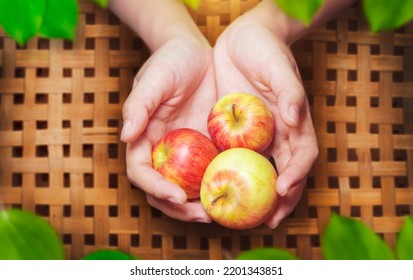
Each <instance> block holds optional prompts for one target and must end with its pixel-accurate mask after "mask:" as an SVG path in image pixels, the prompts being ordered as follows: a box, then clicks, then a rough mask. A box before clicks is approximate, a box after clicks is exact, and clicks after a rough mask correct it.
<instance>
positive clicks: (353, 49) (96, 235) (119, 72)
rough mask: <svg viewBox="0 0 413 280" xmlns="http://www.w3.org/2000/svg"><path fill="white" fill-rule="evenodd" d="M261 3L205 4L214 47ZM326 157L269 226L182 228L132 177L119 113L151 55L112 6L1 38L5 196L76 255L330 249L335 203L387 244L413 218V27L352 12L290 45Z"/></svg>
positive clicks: (1, 179) (0, 146)
mask: <svg viewBox="0 0 413 280" xmlns="http://www.w3.org/2000/svg"><path fill="white" fill-rule="evenodd" d="M257 2H258V1H257V0H222V1H219V0H214V1H204V4H203V6H202V7H201V9H200V10H199V11H196V12H194V11H192V12H191V13H192V15H193V17H194V19H195V20H196V22H197V23H198V25H199V27H200V29H201V30H202V32H203V33H204V34H206V36H207V37H208V39H209V40H210V41H211V43H214V42H215V40H216V37H217V36H218V35H219V34H220V32H222V30H223V29H224V28H225V27H226V26H227V25H228V24H229V23H230V22H231V21H233V20H234V19H235V18H236V17H237V16H238V15H239V14H240V13H242V12H244V11H245V10H247V9H249V8H251V7H252V6H253V5H255V4H256V3H257ZM293 50H294V53H295V55H296V59H297V61H298V64H299V68H300V71H301V74H302V78H303V81H304V85H305V88H306V90H307V93H308V98H309V101H310V104H311V108H312V113H313V120H314V124H315V128H316V131H317V136H318V141H319V146H320V156H319V159H318V160H317V162H316V164H315V166H314V168H313V170H312V172H311V174H310V176H309V179H308V183H307V188H306V190H305V191H304V193H303V197H302V199H301V201H300V203H299V205H298V206H297V208H296V210H295V211H294V212H293V213H292V214H291V215H290V216H289V217H288V218H287V219H286V220H285V221H284V222H283V223H282V224H281V225H280V226H279V227H278V228H277V229H275V230H270V229H268V228H266V227H259V228H257V229H253V230H248V231H233V230H228V229H225V228H222V227H220V226H218V225H216V224H196V223H193V224H192V223H184V222H180V221H176V220H172V219H170V218H168V217H166V216H164V215H163V214H161V213H160V212H159V211H157V210H155V209H152V208H151V207H150V206H149V205H148V204H147V202H146V199H145V195H144V194H143V193H142V191H140V190H139V189H137V188H135V187H133V186H131V185H130V183H129V182H128V179H127V177H126V167H125V146H124V145H123V144H122V143H121V142H120V141H119V131H120V127H121V125H122V118H121V108H122V104H123V102H124V101H125V99H126V98H127V96H128V94H129V91H130V89H131V84H132V80H133V77H134V75H135V74H136V72H137V70H138V69H139V67H140V66H141V65H142V63H143V62H144V61H145V60H146V59H147V58H148V56H149V53H148V51H147V49H146V47H145V45H144V44H143V43H142V41H141V40H140V39H139V38H136V37H135V36H134V35H133V34H132V33H131V31H130V30H129V29H128V28H127V27H126V26H125V25H123V24H121V23H120V22H119V20H117V19H116V17H114V16H113V15H111V14H110V12H109V11H107V10H102V9H100V8H97V7H96V6H94V5H92V4H89V3H88V2H81V15H80V19H79V27H78V32H77V37H76V40H75V41H74V42H67V41H63V40H46V39H40V38H36V39H33V40H31V41H30V42H29V43H28V44H27V45H26V46H24V47H18V46H17V45H16V43H15V42H14V41H13V40H11V39H9V38H8V37H7V36H5V35H4V33H1V36H0V106H1V109H0V114H1V117H0V202H1V203H2V204H3V205H4V206H5V207H20V208H24V209H27V210H31V211H34V212H36V213H38V214H39V215H41V216H43V217H44V218H45V219H47V220H48V221H50V223H51V224H52V225H53V227H54V228H55V229H56V230H57V231H58V233H59V234H60V236H61V238H62V240H63V241H64V244H65V249H66V252H67V257H68V258H70V259H78V258H81V257H83V256H84V255H85V254H87V253H89V252H91V251H93V250H96V249H103V248H111V249H116V248H117V249H120V250H123V251H125V252H128V253H131V254H132V255H135V256H139V257H141V258H143V259H208V258H211V259H215V258H218V259H219V258H226V257H233V256H236V255H237V254H238V253H239V252H240V251H243V250H246V249H250V248H255V247H263V246H277V247H281V248H287V249H288V250H290V251H291V252H292V253H293V254H296V255H297V256H299V257H300V258H304V259H320V258H322V255H321V250H320V236H321V234H322V232H323V229H324V227H325V226H326V223H327V222H328V219H329V217H330V214H331V213H332V212H339V213H341V214H343V215H347V216H352V217H357V218H359V219H361V220H362V221H364V222H365V223H367V225H369V226H370V227H371V228H372V229H374V231H376V232H377V233H379V234H380V235H382V236H383V238H384V239H385V240H386V242H388V243H389V244H390V245H391V246H394V244H395V238H396V234H397V232H398V230H399V228H400V225H401V223H402V220H403V215H406V214H410V215H411V214H413V113H412V112H413V110H412V109H413V25H412V24H408V25H406V26H405V27H403V28H401V29H399V30H396V31H394V32H383V33H379V34H372V33H370V32H368V26H367V24H366V23H365V21H364V18H363V16H362V13H361V10H360V9H359V8H358V7H352V8H349V9H347V10H346V11H345V12H343V13H341V14H340V15H339V16H338V17H337V18H336V19H335V20H332V21H331V22H329V23H328V24H326V25H325V26H323V27H321V28H320V29H318V30H317V31H315V32H313V33H312V34H311V35H309V36H307V37H305V38H304V39H302V40H300V41H299V42H297V43H296V44H294V45H293Z"/></svg>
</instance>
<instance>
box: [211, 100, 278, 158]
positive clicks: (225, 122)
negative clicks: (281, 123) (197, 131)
mask: <svg viewBox="0 0 413 280" xmlns="http://www.w3.org/2000/svg"><path fill="white" fill-rule="evenodd" d="M208 132H209V135H210V136H211V139H212V142H214V144H215V146H216V147H217V148H218V149H219V150H221V151H224V150H227V149H230V148H236V147H241V148H248V149H251V150H254V151H256V152H259V153H261V152H263V151H264V150H265V149H266V148H267V147H268V146H269V145H270V143H271V141H272V139H273V136H274V118H273V116H272V113H271V111H270V110H269V109H268V107H267V106H266V105H265V103H264V102H263V101H262V100H261V99H259V98H258V97H257V96H255V95H251V94H247V93H231V94H228V95H225V96H223V97H222V98H220V99H219V100H218V101H217V103H216V104H215V105H214V107H213V108H212V109H211V111H210V113H209V116H208Z"/></svg>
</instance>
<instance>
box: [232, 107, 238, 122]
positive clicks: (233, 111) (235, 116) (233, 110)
mask: <svg viewBox="0 0 413 280" xmlns="http://www.w3.org/2000/svg"><path fill="white" fill-rule="evenodd" d="M236 108H237V104H235V103H234V104H232V115H233V117H234V119H235V121H236V122H238V116H237V114H236V113H235V109H236Z"/></svg>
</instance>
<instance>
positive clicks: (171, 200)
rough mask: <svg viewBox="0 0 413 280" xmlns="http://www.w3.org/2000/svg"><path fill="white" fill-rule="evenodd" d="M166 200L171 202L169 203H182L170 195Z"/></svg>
mask: <svg viewBox="0 0 413 280" xmlns="http://www.w3.org/2000/svg"><path fill="white" fill-rule="evenodd" d="M167 201H169V202H171V203H175V204H179V205H183V204H184V203H183V202H181V201H179V200H177V199H176V198H175V197H170V198H168V199H167Z"/></svg>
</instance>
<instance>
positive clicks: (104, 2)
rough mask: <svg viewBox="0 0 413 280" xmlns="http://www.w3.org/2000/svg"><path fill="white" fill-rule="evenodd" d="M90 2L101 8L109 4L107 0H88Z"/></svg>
mask: <svg viewBox="0 0 413 280" xmlns="http://www.w3.org/2000/svg"><path fill="white" fill-rule="evenodd" d="M89 1H90V2H92V3H95V4H98V5H99V6H101V7H102V8H107V7H108V5H109V0H89Z"/></svg>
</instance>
